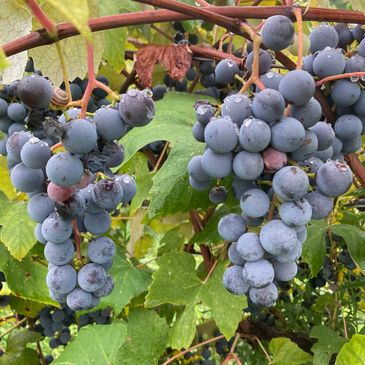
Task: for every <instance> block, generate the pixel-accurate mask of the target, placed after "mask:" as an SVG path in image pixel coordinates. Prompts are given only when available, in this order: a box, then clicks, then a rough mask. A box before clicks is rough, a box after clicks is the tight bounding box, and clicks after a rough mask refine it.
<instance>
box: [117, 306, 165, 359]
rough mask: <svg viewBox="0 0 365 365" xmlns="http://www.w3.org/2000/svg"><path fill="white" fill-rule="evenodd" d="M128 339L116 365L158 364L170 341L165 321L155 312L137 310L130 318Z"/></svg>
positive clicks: (120, 350) (119, 353)
mask: <svg viewBox="0 0 365 365" xmlns="http://www.w3.org/2000/svg"><path fill="white" fill-rule="evenodd" d="M127 331H128V337H127V340H126V341H125V342H124V344H123V345H122V347H121V348H120V349H119V351H118V353H117V355H116V358H115V364H118V365H135V364H138V365H153V364H157V362H158V360H159V358H160V355H161V353H162V352H163V351H164V350H165V346H166V344H167V341H168V326H167V323H166V321H165V319H163V318H160V317H159V316H158V315H157V314H156V313H155V312H154V311H146V310H137V311H135V312H132V313H131V314H130V316H129V317H128V329H127Z"/></svg>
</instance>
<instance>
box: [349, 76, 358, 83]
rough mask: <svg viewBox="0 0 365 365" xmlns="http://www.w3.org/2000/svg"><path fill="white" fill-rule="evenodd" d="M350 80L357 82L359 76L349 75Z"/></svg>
mask: <svg viewBox="0 0 365 365" xmlns="http://www.w3.org/2000/svg"><path fill="white" fill-rule="evenodd" d="M350 81H351V82H358V81H359V77H358V76H351V77H350Z"/></svg>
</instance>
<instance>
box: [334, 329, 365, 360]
mask: <svg viewBox="0 0 365 365" xmlns="http://www.w3.org/2000/svg"><path fill="white" fill-rule="evenodd" d="M335 365H365V335H353V336H352V337H351V340H350V341H349V342H348V343H346V344H345V345H344V346H343V347H342V349H341V350H340V352H339V353H338V355H337V359H336V363H335Z"/></svg>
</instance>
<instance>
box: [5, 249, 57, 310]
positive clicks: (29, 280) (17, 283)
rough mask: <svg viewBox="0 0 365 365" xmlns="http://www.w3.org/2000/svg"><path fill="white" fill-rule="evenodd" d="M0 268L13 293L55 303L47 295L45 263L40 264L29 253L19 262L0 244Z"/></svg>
mask: <svg viewBox="0 0 365 365" xmlns="http://www.w3.org/2000/svg"><path fill="white" fill-rule="evenodd" d="M0 270H1V271H3V272H4V274H5V277H6V283H7V285H8V287H9V289H10V290H11V292H12V293H13V294H14V295H17V296H19V297H21V298H24V299H30V300H33V301H35V302H40V303H44V304H50V305H57V304H56V302H54V301H53V300H52V299H51V298H50V297H49V292H48V288H47V285H46V275H47V271H48V269H47V266H46V263H45V264H44V265H42V264H41V263H40V262H39V261H38V260H37V259H35V258H33V256H32V255H31V253H29V254H28V255H27V256H26V257H25V258H24V259H23V260H22V261H21V262H20V261H18V260H15V259H14V258H13V257H12V256H11V255H10V253H9V252H8V251H7V250H6V248H5V247H4V245H2V244H0Z"/></svg>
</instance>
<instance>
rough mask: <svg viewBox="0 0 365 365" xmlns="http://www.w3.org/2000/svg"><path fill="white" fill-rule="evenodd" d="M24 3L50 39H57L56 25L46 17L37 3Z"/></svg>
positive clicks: (30, 1)
mask: <svg viewBox="0 0 365 365" xmlns="http://www.w3.org/2000/svg"><path fill="white" fill-rule="evenodd" d="M26 3H27V5H28V7H29V9H30V11H31V12H32V14H33V15H34V17H35V18H36V19H37V20H38V21H39V23H40V25H41V26H42V27H44V29H45V30H46V31H47V33H48V34H49V35H50V37H51V38H57V25H56V24H55V23H54V22H53V21H52V20H51V19H50V18H49V17H48V15H47V14H46V13H45V12H44V11H43V9H42V8H41V7H40V6H39V4H38V3H37V1H36V0H27V1H26Z"/></svg>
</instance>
